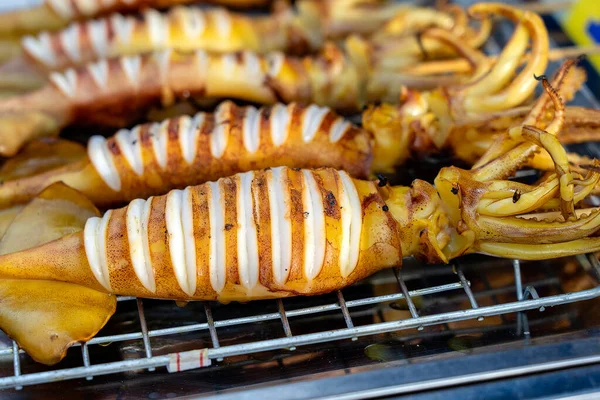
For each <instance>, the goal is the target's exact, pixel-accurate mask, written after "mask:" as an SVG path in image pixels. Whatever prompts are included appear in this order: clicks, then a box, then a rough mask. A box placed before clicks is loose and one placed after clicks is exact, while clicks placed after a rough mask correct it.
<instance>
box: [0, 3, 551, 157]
mask: <svg viewBox="0 0 600 400" xmlns="http://www.w3.org/2000/svg"><path fill="white" fill-rule="evenodd" d="M480 8H482V9H483V10H488V9H489V10H490V12H499V10H500V11H501V10H504V9H508V10H512V8H508V7H506V6H502V5H493V4H491V5H484V6H481V7H480ZM480 8H475V10H480ZM480 14H484V12H483V11H482V12H481V13H480ZM507 15H509V16H510V15H513V14H511V13H509V12H507ZM514 15H521V14H519V12H517V11H515V14H514ZM536 17H537V16H535V15H533V14H527V15H526V18H536ZM524 18H525V17H524ZM542 27H543V24H542ZM543 33H545V30H544V31H543ZM449 35H450V36H452V37H454V36H453V35H452V34H451V33H449ZM444 40H445V39H444ZM426 43H427V42H424V43H423V45H424V46H426V47H427V45H426ZM429 43H431V45H432V46H433V47H434V48H436V47H439V46H438V45H440V44H441V43H445V42H444V41H443V40H438V39H437V38H436V39H433V41H432V42H429ZM436 44H437V45H436ZM442 47H443V46H442ZM410 49H413V50H410ZM407 51H413V54H414V56H415V57H414V58H411V57H406V54H407ZM398 53H402V54H401V56H398ZM428 53H429V51H428ZM422 56H423V51H422V46H420V45H419V44H418V43H417V42H416V41H415V39H414V38H412V37H404V38H400V39H393V40H391V41H390V43H388V45H383V44H382V43H371V42H369V41H367V40H363V39H360V38H358V37H351V38H349V39H348V40H346V42H345V44H344V47H343V48H340V47H338V46H335V45H333V44H330V45H327V46H325V48H324V49H323V50H322V52H321V53H320V54H319V55H317V56H309V57H304V58H298V57H292V56H286V55H284V54H283V53H281V52H273V53H268V54H266V55H259V54H256V53H255V52H251V51H243V52H237V53H225V54H215V53H208V52H206V51H204V50H197V51H195V52H194V53H192V54H182V53H177V52H174V51H171V50H165V51H162V52H157V53H153V54H150V55H144V56H139V55H135V56H126V57H119V58H115V59H110V60H100V61H98V62H95V63H91V64H87V65H85V66H83V67H79V68H69V69H67V70H65V71H63V72H52V73H51V74H50V75H49V80H50V82H49V83H48V84H47V85H45V86H44V87H43V88H41V89H39V90H37V91H34V92H31V93H28V94H24V95H21V96H15V97H12V98H8V99H5V100H2V101H0V154H2V155H5V156H6V155H13V154H15V152H16V151H18V149H19V148H20V147H22V145H23V144H25V143H26V142H28V141H29V140H31V139H33V138H35V137H40V136H48V135H53V134H56V133H57V132H58V131H60V129H61V128H63V127H65V126H67V125H71V124H96V125H107V126H115V127H121V126H123V125H127V124H129V123H131V122H132V121H135V119H137V118H140V117H141V116H142V115H143V112H144V111H145V110H147V109H148V108H150V107H151V106H153V105H156V104H157V103H160V102H161V101H162V102H163V104H165V103H166V104H170V103H171V102H172V101H174V100H175V99H177V98H186V97H189V96H196V97H197V96H206V97H217V98H219V97H228V98H236V99H240V100H246V101H251V102H255V103H262V104H274V103H275V102H278V101H281V102H284V103H290V102H292V101H296V102H299V103H304V104H310V103H315V104H317V105H321V106H330V107H332V108H334V109H337V110H341V111H356V110H359V109H361V108H362V107H363V106H364V105H365V104H368V103H370V102H374V101H380V100H386V99H387V100H394V101H396V100H397V99H398V98H399V95H400V93H402V92H403V90H404V88H405V86H404V84H405V83H407V82H411V80H410V79H408V78H407V77H404V78H402V72H401V71H402V70H403V69H404V68H406V67H407V66H409V65H412V64H414V63H415V62H417V60H419V59H420V58H421V57H422ZM540 57H541V56H540ZM395 75H397V76H396V79H389V77H390V76H395ZM398 76H400V78H398ZM456 79H459V80H462V79H463V77H462V76H458V77H456ZM414 83H415V84H418V82H414Z"/></svg>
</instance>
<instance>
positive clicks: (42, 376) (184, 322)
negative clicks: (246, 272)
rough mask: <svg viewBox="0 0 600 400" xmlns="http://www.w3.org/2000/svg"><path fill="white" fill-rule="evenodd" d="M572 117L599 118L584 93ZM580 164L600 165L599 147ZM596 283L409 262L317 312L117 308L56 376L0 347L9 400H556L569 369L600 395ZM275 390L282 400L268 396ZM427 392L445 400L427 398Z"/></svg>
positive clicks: (269, 304)
mask: <svg viewBox="0 0 600 400" xmlns="http://www.w3.org/2000/svg"><path fill="white" fill-rule="evenodd" d="M501 28H503V27H501ZM504 28H506V29H499V31H500V32H499V33H498V35H497V37H496V39H497V42H492V43H491V44H489V45H488V49H487V50H488V51H490V52H497V51H498V50H499V48H500V46H498V42H499V43H504V42H505V41H506V38H507V36H508V35H509V34H510V32H511V29H510V27H504ZM554 67H556V65H554ZM574 104H578V105H586V106H592V107H598V106H599V105H598V102H597V100H596V98H595V97H594V96H593V94H592V92H591V91H590V90H589V88H588V87H585V88H584V89H583V90H582V91H581V92H580V94H578V96H577V97H576V99H575V100H574ZM577 150H578V151H580V152H583V153H585V154H588V155H599V154H600V151H599V149H598V148H597V145H596V144H586V145H583V146H580V147H577ZM419 167H420V168H418V169H414V170H413V167H411V166H408V167H407V169H406V171H403V173H401V174H399V176H401V178H399V179H405V180H408V181H410V180H411V179H412V178H414V177H415V176H417V175H418V176H419V177H420V178H425V179H426V177H425V176H424V174H425V172H424V171H423V168H422V167H423V165H420V166H419ZM438 168H439V166H438V165H437V164H436V165H435V166H434V167H432V168H431V169H432V171H434V172H435V171H437V169H438ZM404 172H406V173H404ZM523 176H525V177H526V176H527V174H524V175H523ZM403 183H407V182H403ZM599 277H600V263H599V262H598V260H597V258H596V257H595V256H594V255H585V256H579V257H573V258H566V259H560V260H552V261H548V262H540V263H521V262H519V261H518V260H514V261H513V260H498V259H491V258H487V257H467V258H462V259H459V260H455V263H454V265H453V266H424V265H421V264H419V263H417V262H415V261H414V260H407V265H406V266H405V267H403V269H402V271H399V270H394V271H382V272H381V273H379V274H377V275H376V276H374V277H372V278H370V279H369V280H366V281H365V282H361V283H360V284H357V285H354V286H352V287H350V288H347V289H344V290H343V291H339V292H336V293H334V294H331V295H327V296H319V297H313V298H297V299H285V300H277V301H262V302H254V303H252V304H247V305H242V304H229V305H220V304H216V303H201V304H189V305H188V306H186V307H185V308H181V307H178V306H176V305H175V304H173V303H172V302H158V301H153V300H144V301H143V302H142V300H138V299H135V298H131V297H122V298H120V299H119V302H118V309H117V313H116V314H115V316H114V317H113V318H112V319H111V321H109V323H108V325H107V326H106V327H105V328H104V329H103V330H102V331H101V332H100V334H99V335H97V336H96V337H94V338H93V339H91V340H90V341H89V342H88V343H87V344H85V345H83V346H81V345H79V344H77V345H74V346H73V347H74V348H72V349H70V350H69V352H68V354H67V357H66V359H65V360H64V361H63V362H61V363H59V364H58V365H57V366H55V367H43V366H40V365H39V364H36V363H34V362H33V361H32V360H31V359H30V358H29V357H28V356H27V355H25V354H24V353H23V352H22V351H21V352H19V351H17V346H16V344H15V343H14V342H12V341H10V340H8V339H7V338H6V337H0V388H3V389H7V390H5V392H4V393H3V394H4V395H5V396H3V397H6V398H11V397H13V398H18V397H19V396H20V394H21V393H26V394H28V395H30V396H31V397H36V396H37V397H39V396H41V395H43V396H44V397H45V398H52V397H57V398H58V397H61V394H62V393H63V392H64V391H65V390H68V391H70V392H69V393H74V394H80V395H82V396H83V394H85V397H86V398H94V397H98V398H104V397H105V396H114V397H119V398H121V397H123V396H126V395H131V397H144V398H172V397H180V396H186V395H194V396H195V395H198V394H204V395H211V394H215V393H223V392H224V394H223V395H222V398H223V399H225V398H236V399H241V398H262V399H263V400H266V399H269V398H281V393H282V392H281V391H282V390H285V394H286V397H290V398H292V397H295V398H298V399H304V398H317V397H324V398H327V396H331V397H330V398H334V396H335V398H337V399H341V398H344V399H353V398H365V397H375V396H379V397H381V396H391V395H398V394H402V393H404V394H406V393H413V394H414V393H419V396H421V397H422V398H443V397H436V396H439V395H443V394H444V393H446V394H448V393H451V394H452V395H453V396H455V397H457V398H465V399H466V398H470V397H469V396H472V395H473V393H476V394H477V391H475V392H474V391H472V390H471V391H470V392H469V391H468V390H467V387H466V385H471V386H474V387H475V386H476V385H495V386H494V390H495V391H496V392H493V393H501V394H503V395H504V396H506V394H507V393H510V391H511V390H517V388H519V390H524V389H522V388H523V387H524V386H522V387H520V386H518V385H519V384H521V383H519V382H522V384H523V385H525V384H526V382H531V380H532V379H540V381H537V382H536V385H538V387H540V385H548V388H551V387H552V388H554V389H556V392H555V393H558V392H559V390H558V389H557V386H551V385H550V384H548V383H547V380H544V379H549V377H552V379H554V380H553V381H552V382H554V384H555V385H556V382H560V381H561V379H562V380H565V381H568V380H569V379H572V382H579V381H576V376H575V375H565V374H566V373H564V372H561V371H564V369H565V368H571V369H572V371H578V370H577V368H580V369H581V371H584V370H585V373H586V374H587V376H588V377H591V376H593V377H596V376H598V377H599V379H598V380H597V382H600V369H599V368H598V366H597V365H596V364H597V363H598V362H599V361H600V339H599V337H598V334H599V332H598V329H597V327H598V326H600V321H599V320H597V319H596V317H595V315H597V314H598V315H600V314H599V313H598V312H595V310H597V309H600V300H599V298H600V281H599ZM527 311H529V312H527ZM564 335H566V336H564ZM565 337H568V340H567V339H565ZM77 347H79V348H77ZM201 348H208V357H209V358H210V359H211V360H213V362H212V366H211V367H207V368H204V369H202V370H195V371H188V372H182V373H179V374H168V373H167V372H166V369H165V368H164V367H165V366H166V365H168V364H169V362H170V359H171V356H170V355H171V354H173V353H180V354H186V353H187V352H190V351H192V350H197V349H201ZM586 368H587V369H586ZM543 373H544V374H546V375H543ZM561 373H562V374H563V375H561ZM540 374H541V375H540ZM582 374H583V372H582ZM105 375H108V376H107V377H104V376H105ZM337 375H342V376H337ZM523 375H531V376H526V377H524V376H523ZM331 376H334V377H331ZM517 376H520V378H518V379H517V378H516V377H517ZM174 377H176V378H174ZM511 377H512V378H513V379H512V380H511V381H510V383H509V384H508V385H507V384H506V382H504V386H502V381H501V380H502V379H506V378H511ZM84 378H85V379H84ZM317 379H318V380H319V384H318V385H314V384H313V383H314V381H315V380H317ZM65 380H73V381H71V382H69V383H66V384H62V383H61V382H62V381H65ZM298 381H304V382H298ZM592 381H593V380H592ZM287 382H292V383H287ZM542 382H544V383H542ZM284 383H285V384H284ZM44 384H46V385H44ZM275 384H277V385H280V386H279V389H278V390H272V387H273V386H274V385H275ZM31 385H41V386H31ZM249 385H251V386H255V385H262V386H263V387H261V388H252V389H251V390H248V389H249ZM458 385H462V386H461V387H458ZM597 385H598V384H594V382H591V381H590V382H587V386H586V384H585V382H584V381H583V380H582V383H581V386H580V388H581V389H582V390H584V389H585V390H589V391H594V390H598V389H599V388H598V387H597ZM24 386H29V387H26V388H25V389H23V391H20V389H22V387H24ZM486 387H487V388H488V389H489V388H491V386H486ZM38 388H39V389H38ZM240 388H242V389H245V391H244V392H241V391H239V389H240ZM480 388H483V386H480ZM432 389H436V390H438V391H439V392H426V391H430V390H432ZM442 389H444V390H447V391H442ZM489 390H491V389H489ZM451 391H452V392H451ZM229 392H231V393H229ZM54 393H56V394H54ZM550 393H552V392H547V394H548V395H549V394H550ZM585 395H589V393H587V394H585ZM508 397H510V396H508ZM446 398H447V397H446ZM473 398H477V397H473ZM498 398H506V397H498Z"/></svg>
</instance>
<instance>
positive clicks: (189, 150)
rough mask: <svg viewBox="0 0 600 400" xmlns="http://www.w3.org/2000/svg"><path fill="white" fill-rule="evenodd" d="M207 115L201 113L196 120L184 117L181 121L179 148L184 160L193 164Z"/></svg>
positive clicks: (196, 116) (195, 116) (195, 117)
mask: <svg viewBox="0 0 600 400" xmlns="http://www.w3.org/2000/svg"><path fill="white" fill-rule="evenodd" d="M204 119H205V114H204V113H203V112H199V113H197V114H196V115H194V118H193V119H192V118H190V117H188V116H183V117H181V118H180V119H179V146H180V147H181V154H182V155H183V159H184V160H185V162H187V163H188V164H192V163H193V162H194V159H195V158H196V152H197V151H198V137H199V136H200V132H201V130H202V126H203V125H204Z"/></svg>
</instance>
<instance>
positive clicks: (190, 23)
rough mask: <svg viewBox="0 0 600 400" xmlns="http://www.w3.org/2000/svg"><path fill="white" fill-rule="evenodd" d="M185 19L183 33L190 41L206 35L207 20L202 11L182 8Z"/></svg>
mask: <svg viewBox="0 0 600 400" xmlns="http://www.w3.org/2000/svg"><path fill="white" fill-rule="evenodd" d="M180 10H181V11H180V12H181V16H182V19H183V32H184V34H185V36H186V37H187V38H188V39H195V38H197V37H198V36H200V35H202V33H204V30H205V29H206V19H205V17H204V13H203V12H202V10H199V9H196V8H180Z"/></svg>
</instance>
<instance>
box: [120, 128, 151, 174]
mask: <svg viewBox="0 0 600 400" xmlns="http://www.w3.org/2000/svg"><path fill="white" fill-rule="evenodd" d="M115 141H116V142H117V144H118V145H119V149H120V150H121V154H123V157H125V159H126V160H127V163H128V164H129V166H130V167H131V169H132V170H133V172H135V174H136V175H137V176H142V175H143V174H144V160H143V158H142V144H141V137H140V126H136V127H134V128H132V129H131V130H128V129H121V130H119V131H118V132H117V134H116V135H115Z"/></svg>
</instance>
